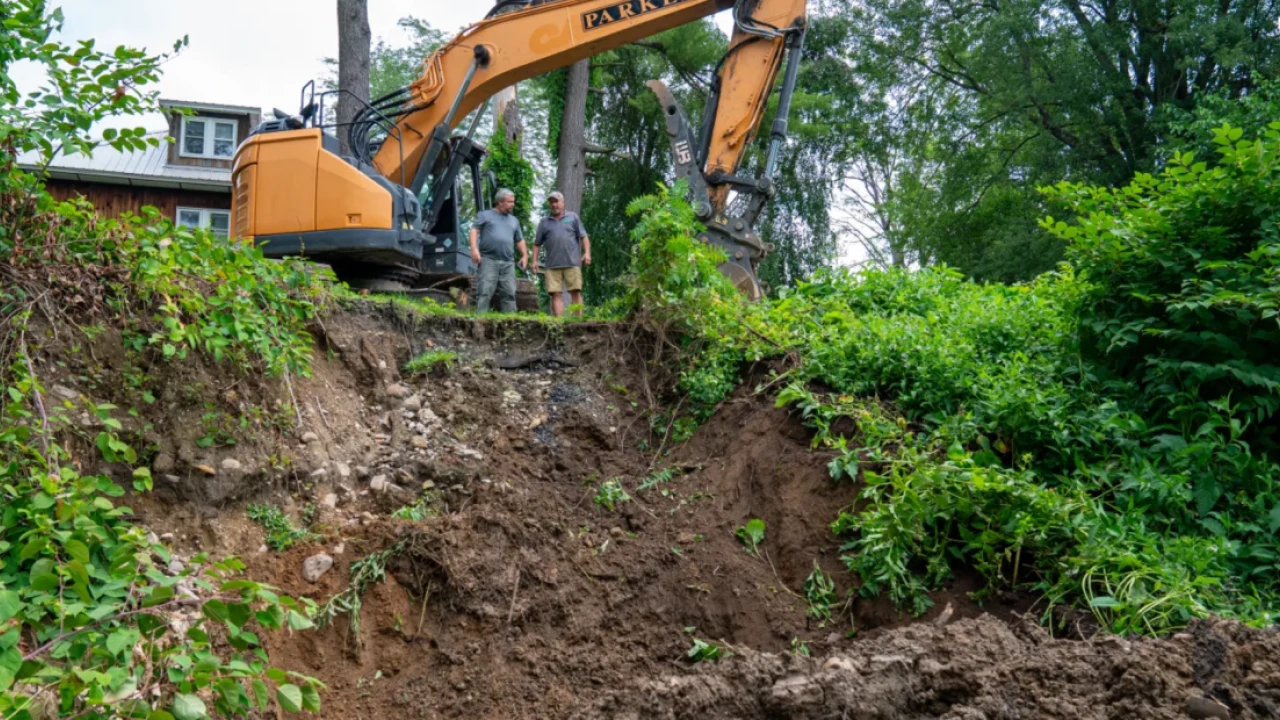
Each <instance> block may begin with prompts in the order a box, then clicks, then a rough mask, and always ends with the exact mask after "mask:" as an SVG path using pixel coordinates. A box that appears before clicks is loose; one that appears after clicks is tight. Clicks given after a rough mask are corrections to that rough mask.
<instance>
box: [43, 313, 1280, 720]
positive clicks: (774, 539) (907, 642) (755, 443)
mask: <svg viewBox="0 0 1280 720" xmlns="http://www.w3.org/2000/svg"><path fill="white" fill-rule="evenodd" d="M314 331H315V334H316V335H317V338H318V348H317V354H316V362H315V374H314V377H312V378H309V379H295V380H294V382H293V383H292V384H291V385H292V387H291V388H285V387H283V386H281V387H276V386H274V385H270V384H267V383H256V382H252V381H248V380H237V379H235V378H225V377H221V376H219V375H218V374H217V373H216V372H214V371H210V370H208V369H207V368H204V367H203V366H199V365H193V366H191V367H188V368H187V369H185V370H182V371H174V372H172V373H171V374H172V376H171V377H168V376H166V377H164V378H161V379H160V380H159V383H160V384H161V385H163V388H164V389H163V391H161V392H159V393H157V400H156V402H155V404H154V406H152V407H151V408H150V409H148V410H146V415H147V416H146V417H144V418H142V419H141V420H140V421H139V422H140V424H141V423H142V422H143V421H145V422H148V423H149V424H150V427H149V428H147V429H146V430H145V432H146V433H149V435H148V438H149V441H150V443H151V446H152V448H153V457H152V462H153V465H154V467H155V472H156V476H157V490H158V492H157V493H156V495H155V496H154V497H153V498H149V499H148V498H139V499H138V502H137V503H135V505H136V507H137V509H138V511H139V514H140V515H141V516H142V518H143V520H144V521H145V522H146V523H147V524H148V525H149V526H151V527H152V528H153V529H154V530H155V531H156V532H157V533H158V534H160V535H162V536H163V537H164V538H165V539H166V540H168V541H171V542H172V543H173V544H174V545H175V546H176V547H177V549H178V551H179V554H180V555H181V556H185V557H190V556H191V555H193V554H195V553H196V552H198V551H207V552H210V553H211V554H213V555H219V554H239V555H242V556H243V557H244V558H245V560H246V562H247V564H248V565H249V569H250V574H251V575H252V576H253V577H255V578H256V579H259V580H263V581H265V582H269V583H272V584H274V585H277V586H279V587H281V588H283V589H284V590H286V591H287V592H289V593H292V594H295V595H298V596H303V597H307V598H310V599H313V600H315V601H316V602H317V603H321V604H322V603H324V602H326V601H327V600H328V599H329V598H330V597H332V596H333V595H334V594H336V593H338V592H340V591H342V590H343V589H344V588H346V587H347V585H348V584H349V582H350V576H351V564H352V563H353V562H355V561H359V560H361V559H362V558H365V557H367V556H368V555H369V554H370V553H373V552H376V551H380V550H384V549H386V548H388V547H392V546H399V547H401V548H402V549H403V551H402V552H401V553H400V554H399V555H398V556H397V557H395V558H394V559H393V560H391V561H390V563H389V566H388V571H389V572H388V575H387V579H386V581H385V582H382V583H378V584H375V585H373V586H372V587H371V589H370V590H369V592H368V593H367V594H366V596H365V597H364V608H363V611H362V614H361V617H362V621H363V622H362V627H361V631H360V633H359V634H358V635H355V634H353V633H352V632H351V628H350V625H349V622H348V619H347V618H346V617H340V618H339V619H338V620H337V621H336V622H335V623H334V624H333V625H331V626H329V627H327V628H324V629H323V630H319V631H314V632H302V633H295V634H292V635H279V636H276V637H272V638H270V640H269V643H268V645H269V648H270V650H271V652H272V655H273V659H274V660H275V661H276V662H277V663H280V664H282V665H283V666H285V667H287V668H289V669H294V670H297V671H300V672H304V673H306V674H309V675H314V676H317V677H319V678H321V679H322V680H323V681H324V682H326V683H327V684H328V686H329V692H328V693H326V694H325V706H324V712H323V717H326V718H386V717H405V718H566V717H572V718H584V719H585V718H618V719H630V718H651V717H653V718H668V717H669V718H886V719H887V718H954V719H960V718H964V719H966V720H970V719H973V720H976V719H978V718H984V719H989V720H995V719H996V718H1009V719H1014V718H1018V719H1029V718H1064V719H1065V718H1185V717H1236V718H1272V717H1280V636H1277V635H1276V634H1275V633H1262V632H1256V631H1250V630H1247V629H1244V628H1242V627H1240V626H1238V625H1233V624H1230V623H1204V624H1199V625H1196V626H1194V627H1192V628H1191V629H1190V630H1189V631H1188V632H1186V633H1183V634H1181V635H1179V636H1177V637H1174V638H1171V639H1166V640H1160V641H1136V640H1135V641H1125V640H1120V639H1115V638H1095V639H1093V640H1090V641H1084V642H1081V641H1073V640H1055V639H1051V638H1050V637H1049V636H1048V635H1047V634H1046V633H1045V632H1044V631H1043V630H1041V629H1040V628H1038V627H1037V626H1036V625H1035V624H1034V623H1033V622H1030V621H1028V620H1020V619H1019V614H1018V613H1019V612H1020V611H1025V610H1027V609H1028V608H1027V607H1026V605H1025V603H1023V602H1022V600H1021V599H1018V598H1010V599H1007V600H1005V601H1001V600H995V601H992V602H989V603H988V604H987V605H986V606H985V607H982V608H980V607H977V606H976V605H975V604H973V603H972V602H971V601H969V600H968V599H967V596H966V594H965V593H966V591H968V590H972V589H974V588H973V587H972V586H971V585H970V584H969V583H968V581H967V580H965V579H961V580H959V581H957V583H956V584H955V586H954V587H951V588H949V589H948V590H947V591H945V592H943V593H940V594H939V596H938V598H937V599H938V607H937V608H935V610H934V611H933V612H932V613H930V615H928V616H926V617H925V618H922V619H920V620H918V621H916V620H913V619H911V618H904V617H902V616H900V615H899V614H898V613H896V612H895V611H894V610H893V609H892V608H891V607H889V606H888V605H886V604H885V603H883V602H880V601H865V600H855V601H850V602H849V603H848V605H846V606H844V607H841V608H837V609H836V613H837V619H835V620H833V621H831V622H828V623H825V624H820V623H818V622H815V621H814V620H812V619H809V618H807V617H806V614H805V610H806V607H807V604H806V602H805V600H804V599H803V598H802V597H800V596H799V594H798V593H800V591H801V589H802V586H803V584H804V581H805V578H806V577H808V576H809V574H810V573H811V572H812V571H813V568H814V566H815V563H816V564H817V566H818V567H821V568H822V569H823V570H825V571H826V572H827V573H828V574H829V575H830V576H831V577H832V578H834V579H835V580H836V582H837V585H838V590H839V592H840V595H841V597H844V596H845V593H846V591H848V590H849V589H850V584H851V578H850V577H849V575H848V574H847V572H845V571H844V570H843V569H842V565H841V563H840V562H839V560H838V557H837V549H838V542H837V541H836V540H835V539H834V538H833V537H832V536H831V535H830V533H829V532H828V530H827V524H828V523H829V522H830V521H831V520H833V519H834V518H835V516H836V514H837V513H838V511H839V510H840V508H842V507H844V506H847V505H848V504H850V503H851V502H853V500H854V498H855V496H856V490H857V489H856V488H854V487H851V486H848V485H845V486H834V485H833V484H832V483H831V482H830V481H829V479H828V475H827V470H826V465H827V462H828V461H829V459H830V458H829V457H827V456H825V455H824V454H823V453H821V452H814V451H812V450H810V447H809V437H808V434H807V433H806V432H805V430H804V428H803V427H802V426H801V425H800V424H799V422H798V421H796V420H795V419H794V418H792V417H789V416H788V415H787V413H786V412H784V411H781V410H777V409H774V408H773V407H771V404H770V403H769V402H768V401H767V399H764V398H758V397H753V396H751V395H750V394H749V393H747V392H745V391H744V392H743V393H742V394H740V395H739V396H738V397H736V398H735V399H734V400H732V401H730V402H728V403H726V405H725V406H724V407H723V408H722V409H721V410H720V412H719V413H718V414H717V415H716V416H715V417H714V418H712V420H711V421H710V422H708V423H707V424H706V425H705V426H704V427H703V428H702V429H700V430H699V431H698V432H697V433H696V434H695V435H694V437H693V438H692V439H691V440H690V441H689V442H688V443H686V444H683V445H681V446H679V447H677V448H675V449H674V451H673V452H671V453H670V454H669V455H668V454H666V453H660V452H659V449H660V448H659V446H662V445H663V443H662V441H661V436H662V435H663V433H662V432H659V433H658V434H657V436H654V435H653V434H652V433H651V432H650V426H649V419H648V417H647V415H646V413H645V410H647V408H648V407H649V402H650V396H651V390H650V389H649V388H648V387H647V382H646V371H645V369H644V366H643V363H642V362H640V361H639V360H638V359H637V357H636V354H635V353H634V351H633V345H632V343H630V342H629V341H627V340H626V339H625V338H623V337H621V336H620V335H619V332H620V331H619V330H618V329H616V328H612V327H608V326H590V325H587V326H581V327H571V328H567V329H558V330H548V329H547V328H544V327H542V326H538V325H534V324H518V323H517V324H511V325H487V326H486V325H477V324H473V323H470V322H463V321H457V320H434V321H429V322H422V321H411V320H409V319H407V318H405V317H401V316H399V315H397V314H396V313H395V312H394V311H392V310H390V309H387V308H385V307H384V308H381V309H365V310H363V311H350V312H343V313H337V314H334V315H332V316H330V317H328V318H326V319H325V321H324V322H323V323H322V324H318V325H317V327H316V328H314ZM108 340H109V338H108ZM107 345H108V343H106V342H105V341H104V342H103V344H102V346H101V347H102V348H105V347H107ZM428 349H436V350H449V351H453V352H456V353H458V354H459V356H460V359H461V364H460V365H459V366H458V367H457V368H455V369H454V370H453V371H452V372H449V373H438V374H428V375H420V376H413V377H409V376H405V375H404V374H403V373H402V372H401V368H403V367H404V364H405V363H406V362H407V361H408V360H409V359H410V358H411V357H413V356H415V355H417V354H418V353H421V352H423V351H424V350H428ZM100 350H101V348H100ZM103 353H105V351H102V352H100V353H94V352H92V351H91V352H89V353H86V354H84V355H83V356H81V357H82V359H81V360H78V361H75V362H82V363H83V364H84V365H85V366H88V365H92V366H93V367H92V370H93V372H92V373H90V372H88V369H87V368H86V367H77V366H76V365H75V362H73V363H72V364H71V366H70V367H69V368H68V371H67V372H66V373H63V375H62V377H61V378H59V385H60V386H61V387H62V388H63V389H64V390H66V391H67V392H74V393H85V394H95V393H96V394H98V395H99V396H100V397H99V398H98V399H99V400H107V399H118V398H113V397H112V395H113V392H118V391H115V390H113V388H116V387H117V386H118V385H115V384H113V383H112V382H111V378H112V377H115V376H118V375H119V374H120V373H121V372H123V371H124V369H123V368H122V367H120V366H119V362H120V361H119V359H113V358H111V357H109V356H106V355H104V354H103ZM89 358H92V360H90V359H89ZM87 377H93V378H96V379H95V380H93V381H89V380H86V378H87ZM286 397H288V398H290V399H291V400H292V399H296V401H297V407H298V409H299V412H298V413H297V416H296V417H295V418H294V420H295V421H296V420H297V419H300V420H301V423H300V424H297V426H296V427H294V424H295V423H294V422H285V421H284V420H286V419H282V418H281V417H280V416H279V413H278V412H275V411H274V410H273V408H279V407H282V406H279V405H275V404H274V403H276V401H279V400H282V399H283V398H286ZM121 405H122V406H127V405H124V404H121ZM246 418H247V420H246ZM659 430H662V428H659ZM663 449H664V450H665V449H666V448H663ZM664 470H666V471H669V472H668V473H667V475H669V477H667V476H659V475H656V473H659V472H660V471H664ZM655 478H657V479H656V480H655ZM609 480H615V481H616V482H618V483H619V484H620V485H621V486H622V487H623V488H625V489H626V491H627V492H628V494H629V495H630V496H631V498H632V501H631V502H624V503H621V504H619V505H618V506H617V508H616V510H615V511H613V512H609V511H607V510H604V509H602V508H600V507H599V506H598V505H597V503H596V502H595V497H596V496H597V494H598V493H599V490H600V487H601V485H602V483H604V482H606V481H609ZM646 485H647V486H648V487H646V488H645V489H643V490H642V489H640V488H641V487H642V486H646ZM250 502H258V503H275V504H279V505H281V506H282V507H283V508H284V509H285V510H286V511H288V512H290V513H291V515H292V516H293V517H294V518H295V519H296V518H298V517H299V516H300V515H301V514H302V512H303V510H304V508H305V507H306V506H308V505H310V506H312V507H314V508H315V513H316V519H315V522H314V523H313V525H312V529H313V530H314V531H316V532H318V533H320V534H321V535H323V537H324V539H323V540H322V541H317V542H313V543H307V544H303V545H297V546H295V547H293V548H291V549H290V550H288V551H287V552H283V553H279V552H274V551H271V550H268V549H267V548H266V547H265V546H264V534H263V531H262V529H261V528H260V527H259V526H258V525H256V524H254V523H252V522H250V521H249V520H248V519H247V517H246V514H245V508H246V505H247V504H248V503H250ZM406 507H416V508H417V513H416V515H417V516H418V519H400V518H395V517H393V516H392V515H393V513H394V512H395V511H397V510H401V509H403V508H406ZM752 518H760V519H762V520H764V521H765V523H766V526H767V533H766V539H765V542H764V545H763V546H762V552H761V554H760V556H759V557H755V556H753V555H751V554H748V553H747V552H746V551H745V549H744V547H743V545H742V544H741V542H739V541H738V540H737V539H736V538H735V537H734V530H735V528H737V527H738V526H741V525H743V524H745V523H746V522H747V521H748V520H750V519H752ZM321 554H323V555H327V556H328V557H329V558H331V559H332V560H333V561H334V565H333V567H332V569H331V570H329V571H328V572H326V573H324V574H323V575H322V576H321V577H319V578H318V579H317V580H316V581H315V582H311V581H308V580H307V579H304V577H303V575H302V567H303V564H304V562H305V561H306V560H307V559H308V558H312V557H315V556H317V555H321ZM948 606H949V607H950V612H948V613H946V617H939V613H942V612H943V608H945V607H948ZM855 629H856V631H857V632H856V633H851V632H850V631H851V630H855ZM694 637H697V638H701V639H704V640H707V641H712V642H716V643H718V644H721V645H723V646H724V647H725V648H726V649H728V650H729V651H730V652H731V653H732V654H731V656H730V657H729V658H727V659H725V660H722V661H720V662H718V663H701V664H696V665H695V664H691V663H689V662H687V661H686V659H685V654H686V652H687V651H688V649H689V647H690V645H691V642H692V638H694ZM801 647H805V648H807V649H808V652H809V653H811V655H812V657H803V656H800V655H798V654H796V653H794V652H792V651H793V650H798V649H800V648H801ZM1210 698H1212V699H1210Z"/></svg>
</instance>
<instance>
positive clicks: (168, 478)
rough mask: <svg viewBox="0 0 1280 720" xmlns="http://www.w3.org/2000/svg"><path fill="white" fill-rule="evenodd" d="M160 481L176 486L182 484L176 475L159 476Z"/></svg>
mask: <svg viewBox="0 0 1280 720" xmlns="http://www.w3.org/2000/svg"><path fill="white" fill-rule="evenodd" d="M160 479H161V480H164V481H165V482H167V483H169V484H170V485H177V484H178V483H180V482H182V478H180V477H178V476H177V475H161V476H160Z"/></svg>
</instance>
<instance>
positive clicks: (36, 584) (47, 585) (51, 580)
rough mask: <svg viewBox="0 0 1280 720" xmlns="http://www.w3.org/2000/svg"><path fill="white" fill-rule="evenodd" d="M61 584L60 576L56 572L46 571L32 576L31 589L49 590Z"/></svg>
mask: <svg viewBox="0 0 1280 720" xmlns="http://www.w3.org/2000/svg"><path fill="white" fill-rule="evenodd" d="M60 584H61V583H60V582H59V580H58V576H57V575H55V574H54V573H45V574H44V575H37V576H35V577H33V578H31V589H32V590H35V591H36V592H49V591H50V590H53V589H54V588H56V587H58V586H59V585H60Z"/></svg>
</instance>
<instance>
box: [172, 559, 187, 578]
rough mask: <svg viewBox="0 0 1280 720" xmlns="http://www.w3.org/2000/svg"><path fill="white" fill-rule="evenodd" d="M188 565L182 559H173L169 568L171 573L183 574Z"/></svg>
mask: <svg viewBox="0 0 1280 720" xmlns="http://www.w3.org/2000/svg"><path fill="white" fill-rule="evenodd" d="M186 569H187V566H186V565H185V564H184V563H183V562H182V561H181V560H173V561H171V562H170V563H169V567H168V568H167V570H168V571H169V574H170V575H181V574H182V573H183V572H184V571H186Z"/></svg>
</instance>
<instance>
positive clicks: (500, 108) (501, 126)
mask: <svg viewBox="0 0 1280 720" xmlns="http://www.w3.org/2000/svg"><path fill="white" fill-rule="evenodd" d="M517 87H518V86H516V85H512V86H511V87H509V88H507V89H505V90H502V91H501V92H499V93H498V94H497V95H494V96H493V132H494V133H495V134H496V133H498V132H499V131H501V132H503V133H505V134H506V136H507V142H509V143H512V144H514V145H515V146H516V149H520V148H521V146H522V144H523V140H524V121H523V120H521V119H520V94H519V92H518V90H517Z"/></svg>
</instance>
